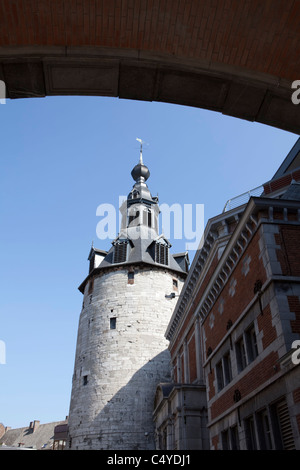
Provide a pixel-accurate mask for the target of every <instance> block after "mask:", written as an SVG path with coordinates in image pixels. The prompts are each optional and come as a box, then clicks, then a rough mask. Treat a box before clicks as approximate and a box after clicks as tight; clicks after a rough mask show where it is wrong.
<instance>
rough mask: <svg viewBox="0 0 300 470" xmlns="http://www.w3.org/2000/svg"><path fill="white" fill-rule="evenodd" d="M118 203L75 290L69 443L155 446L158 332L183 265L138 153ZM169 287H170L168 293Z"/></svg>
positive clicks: (161, 347)
mask: <svg viewBox="0 0 300 470" xmlns="http://www.w3.org/2000/svg"><path fill="white" fill-rule="evenodd" d="M131 175H132V177H133V179H134V181H135V184H134V186H133V188H132V190H131V191H130V193H129V195H128V197H127V200H126V201H125V202H124V203H123V205H122V207H121V209H120V210H121V214H122V222H121V229H120V233H119V235H118V236H117V238H116V239H115V240H114V241H113V242H112V247H111V249H110V250H109V251H108V252H106V251H102V250H98V249H96V248H94V247H92V248H91V250H90V254H89V257H88V260H89V263H90V264H89V274H88V276H87V277H86V279H85V280H84V281H83V283H82V284H81V285H80V287H79V290H80V291H81V292H82V294H83V296H84V297H83V306H82V311H81V314H80V319H79V326H78V336H77V345H76V356H75V366H74V374H73V382H72V394H71V402H70V411H69V448H70V449H110V450H134V449H140V450H147V449H154V448H155V436H154V423H153V418H152V412H153V404H154V396H155V390H156V386H157V384H158V383H161V382H168V381H170V379H171V377H170V355H169V351H168V349H167V347H168V343H167V340H166V339H165V337H164V334H165V331H166V328H167V325H168V322H169V319H170V317H171V314H172V312H173V309H174V307H175V303H176V298H174V294H175V296H176V297H177V295H179V293H180V291H181V287H182V285H183V282H184V280H185V278H186V275H187V271H188V257H187V253H181V254H178V255H172V254H171V253H170V247H171V245H170V243H169V241H168V240H167V239H166V238H165V237H164V235H159V234H158V215H159V207H158V198H156V197H152V196H151V193H150V191H149V189H148V186H147V184H146V181H147V179H148V178H149V176H150V172H149V170H148V168H147V166H145V165H144V163H143V157H142V146H141V150H140V161H139V163H138V164H137V165H136V166H135V167H134V168H133V170H132V172H131ZM171 294H172V295H171Z"/></svg>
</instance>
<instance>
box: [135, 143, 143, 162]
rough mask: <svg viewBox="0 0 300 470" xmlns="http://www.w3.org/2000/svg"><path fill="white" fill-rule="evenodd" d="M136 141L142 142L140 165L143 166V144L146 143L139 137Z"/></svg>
mask: <svg viewBox="0 0 300 470" xmlns="http://www.w3.org/2000/svg"><path fill="white" fill-rule="evenodd" d="M136 140H137V141H138V142H140V144H141V148H140V164H141V165H143V143H144V142H143V141H142V139H139V138H138V137H137V138H136Z"/></svg>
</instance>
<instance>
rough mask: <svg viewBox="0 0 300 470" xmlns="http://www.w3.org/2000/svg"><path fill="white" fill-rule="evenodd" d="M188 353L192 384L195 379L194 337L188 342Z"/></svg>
mask: <svg viewBox="0 0 300 470" xmlns="http://www.w3.org/2000/svg"><path fill="white" fill-rule="evenodd" d="M188 351H189V372H190V382H191V383H193V381H194V380H196V379H197V365H196V342H195V335H193V336H192V338H191V340H190V342H189V343H188Z"/></svg>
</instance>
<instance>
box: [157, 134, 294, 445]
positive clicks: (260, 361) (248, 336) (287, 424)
mask: <svg viewBox="0 0 300 470" xmlns="http://www.w3.org/2000/svg"><path fill="white" fill-rule="evenodd" d="M298 181H299V182H298ZM299 245H300V139H299V140H298V141H297V143H296V144H295V146H294V147H293V149H292V150H291V152H290V153H289V155H288V156H287V158H286V159H285V160H284V162H283V164H282V165H281V167H280V168H279V170H278V171H277V172H276V174H275V175H274V177H273V178H272V180H271V181H270V182H268V183H266V184H265V185H264V186H263V188H262V191H261V195H260V197H251V198H250V199H249V201H248V202H247V203H246V204H243V205H239V204H238V200H237V207H234V208H232V209H230V210H227V211H223V213H222V214H219V215H218V216H216V217H214V218H212V219H210V220H209V221H208V223H207V226H206V229H205V232H204V243H203V246H202V248H201V249H199V251H198V252H197V254H196V256H195V258H194V261H193V264H192V266H191V269H190V272H189V275H188V277H187V280H186V282H185V285H184V288H183V289H182V293H181V295H180V298H179V300H178V303H177V305H176V307H175V310H174V313H173V315H172V318H171V321H170V323H169V326H168V328H167V332H166V337H167V339H169V341H170V346H169V349H170V352H171V361H172V369H173V387H172V386H170V384H169V387H168V388H167V387H166V385H164V387H165V390H169V392H168V393H165V394H163V393H159V392H160V390H162V388H161V387H162V386H159V387H158V389H157V400H156V402H155V411H154V419H155V422H156V432H157V442H158V447H159V448H161V449H176V448H177V449H205V448H208V447H209V448H210V449H300V365H299V364H298V363H297V361H293V360H292V353H293V351H295V350H294V349H293V347H294V345H295V344H296V343H294V341H299V339H300V250H299ZM187 390H189V395H188V394H187V393H186V391H187ZM183 391H184V396H185V400H184V401H181V402H180V403H179V407H178V408H177V411H176V413H175V412H174V411H173V409H174V407H173V405H172V404H173V402H174V396H175V395H179V393H183ZM166 409H168V413H166V411H165V410H166ZM178 410H179V411H178ZM188 410H189V411H188ZM178 413H181V414H183V415H185V419H184V420H181V421H180V419H179V418H180V417H178ZM206 416H207V418H206ZM205 421H206V426H207V428H206V429H207V431H208V435H209V444H207V443H208V441H207V439H208V436H207V432H206V430H205V427H203V423H204V422H205ZM191 430H192V432H190V431H191ZM182 436H184V438H182Z"/></svg>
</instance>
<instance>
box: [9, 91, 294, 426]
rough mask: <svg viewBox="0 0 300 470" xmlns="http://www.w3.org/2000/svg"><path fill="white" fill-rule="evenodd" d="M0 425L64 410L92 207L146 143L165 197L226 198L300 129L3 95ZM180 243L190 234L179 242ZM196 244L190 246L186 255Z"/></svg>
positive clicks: (165, 107)
mask: <svg viewBox="0 0 300 470" xmlns="http://www.w3.org/2000/svg"><path fill="white" fill-rule="evenodd" d="M0 122H1V128H0V129H1V131H0V132H1V151H0V162H1V172H0V191H1V198H0V217H1V231H0V257H1V258H0V260H1V271H0V273H1V274H0V275H1V296H0V315H1V317H0V320H1V321H0V340H1V341H3V342H4V343H5V347H6V363H5V364H0V423H1V422H2V423H3V424H4V425H5V426H11V427H23V426H27V425H28V424H29V422H30V421H32V420H34V419H38V420H40V421H41V422H42V423H46V422H51V421H58V420H62V419H64V418H65V416H66V415H67V414H68V412H69V402H70V393H71V382H72V373H73V364H74V357H75V347H76V335H77V326H78V319H79V314H80V310H81V305H82V295H81V294H80V292H79V291H78V286H79V285H80V284H81V282H82V281H83V280H84V278H85V276H86V275H87V272H88V262H87V256H88V253H89V250H90V247H91V243H92V241H93V242H94V246H96V247H98V248H100V249H104V250H108V249H109V248H110V240H98V239H97V235H96V226H97V223H98V222H99V217H97V216H96V209H97V207H98V206H99V205H100V204H103V203H110V204H113V205H114V206H115V207H116V208H117V207H118V198H119V196H120V195H127V194H128V193H129V191H130V190H131V188H132V185H133V183H134V182H133V180H132V178H131V175H130V172H131V170H132V168H133V166H134V165H135V164H136V163H137V162H138V159H139V144H138V142H137V141H136V138H137V137H140V138H142V139H143V140H144V141H146V142H147V143H148V144H149V145H146V146H144V152H143V156H144V163H145V164H146V165H147V166H148V167H149V169H150V173H151V176H150V178H149V180H148V186H149V188H150V190H151V192H152V194H153V195H156V194H157V193H158V196H159V200H160V203H167V204H169V205H172V204H174V203H178V204H181V205H183V204H192V205H193V207H195V205H196V204H204V216H205V222H206V221H207V220H208V219H209V218H211V217H213V216H215V215H217V214H218V213H220V212H222V210H223V207H224V204H225V202H226V201H227V200H228V199H229V198H231V197H234V196H236V195H238V194H241V193H243V192H245V191H247V190H249V189H251V188H255V187H257V186H259V185H260V184H262V183H264V182H266V181H268V180H269V179H270V178H271V177H272V176H273V174H274V173H275V171H276V170H277V168H278V167H279V165H280V164H281V162H282V160H283V159H284V158H285V156H286V155H287V153H288V152H289V150H290V149H291V147H292V146H293V145H294V143H295V142H296V140H297V138H298V137H297V136H296V135H295V134H291V133H288V132H285V131H281V130H278V129H275V128H271V127H268V126H265V125H262V124H257V123H250V122H247V121H242V120H239V119H235V118H231V117H226V116H222V115H221V114H219V113H215V112H211V111H206V110H201V109H196V108H189V107H184V106H177V105H171V104H166V103H146V102H138V101H130V100H119V99H117V98H116V99H115V98H99V97H47V98H43V99H40V98H39V99H25V100H7V101H6V104H5V105H0ZM171 243H173V247H172V249H173V252H174V253H175V252H181V251H183V250H184V249H185V243H186V240H173V239H172V237H171ZM193 254H194V253H193V252H191V253H190V256H191V258H192V257H193Z"/></svg>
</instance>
